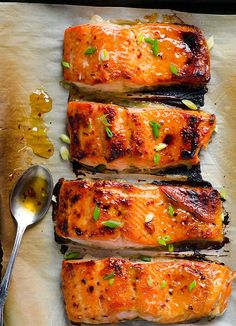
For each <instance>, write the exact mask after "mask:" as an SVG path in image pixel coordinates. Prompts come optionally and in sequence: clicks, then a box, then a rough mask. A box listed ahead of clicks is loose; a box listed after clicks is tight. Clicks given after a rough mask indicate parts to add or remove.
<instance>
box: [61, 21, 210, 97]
mask: <svg viewBox="0 0 236 326" xmlns="http://www.w3.org/2000/svg"><path fill="white" fill-rule="evenodd" d="M64 61H65V64H64V79H65V80H66V81H69V82H72V83H74V84H76V85H78V86H80V87H82V88H85V89H86V90H90V91H94V90H103V91H109V92H112V91H114V92H123V91H127V90H137V89H142V88H147V87H148V88H150V87H151V88H153V87H156V86H162V85H177V84H180V85H184V84H185V85H188V86H189V85H191V86H199V85H205V84H206V83H207V82H208V81H209V79H210V57H209V51H208V48H207V43H206V40H205V38H204V36H203V34H202V32H201V31H200V30H199V29H198V28H196V27H194V26H188V25H175V24H138V25H135V26H129V27H127V26H116V25H108V24H106V25H92V24H85V25H79V26H74V27H70V28H67V29H66V30H65V35H64Z"/></svg>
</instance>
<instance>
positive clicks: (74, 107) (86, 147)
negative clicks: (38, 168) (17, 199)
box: [67, 101, 216, 171]
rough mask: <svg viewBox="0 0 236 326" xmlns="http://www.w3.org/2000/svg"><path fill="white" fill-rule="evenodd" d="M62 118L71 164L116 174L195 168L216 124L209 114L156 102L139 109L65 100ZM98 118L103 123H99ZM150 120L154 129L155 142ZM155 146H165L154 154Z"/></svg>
mask: <svg viewBox="0 0 236 326" xmlns="http://www.w3.org/2000/svg"><path fill="white" fill-rule="evenodd" d="M67 115H68V129H69V134H70V138H71V144H70V154H71V155H70V156H71V160H72V161H74V162H79V163H81V164H83V165H85V166H88V167H96V166H98V165H101V164H102V165H105V166H106V168H107V169H111V170H114V169H115V170H118V171H124V170H130V169H132V168H136V169H138V170H143V171H150V170H163V169H166V168H172V167H177V166H183V165H184V166H191V165H196V164H197V163H198V162H199V158H198V153H199V151H200V149H201V148H202V147H206V146H207V144H208V142H209V140H210V137H211V135H212V132H213V130H214V128H215V124H216V117H215V115H213V114H209V113H204V112H195V111H184V110H178V109H177V108H173V107H167V106H164V105H161V104H157V105H155V106H151V107H150V106H149V107H148V108H147V109H142V110H141V109H139V110H138V109H134V108H125V107H120V106H117V105H112V104H99V103H93V102H76V101H75V102H69V104H68V110H67ZM103 116H105V117H106V119H107V121H106V124H104V122H103V121H101V117H103ZM151 121H154V122H156V123H158V125H159V127H158V134H159V135H158V137H157V138H155V136H154V134H153V129H152V127H151V125H150V122H151ZM106 128H109V130H110V131H111V133H112V136H111V137H110V136H109V135H108V134H107V133H106ZM160 143H165V144H166V145H167V147H166V148H164V149H163V150H161V151H159V152H158V153H157V152H156V151H155V146H156V145H158V144H160ZM156 155H160V160H159V162H155V156H156Z"/></svg>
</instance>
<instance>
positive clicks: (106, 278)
mask: <svg viewBox="0 0 236 326" xmlns="http://www.w3.org/2000/svg"><path fill="white" fill-rule="evenodd" d="M114 276H115V273H111V274H106V275H104V276H103V279H104V280H110V279H112V278H114Z"/></svg>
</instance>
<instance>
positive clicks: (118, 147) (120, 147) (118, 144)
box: [106, 135, 127, 163]
mask: <svg viewBox="0 0 236 326" xmlns="http://www.w3.org/2000/svg"><path fill="white" fill-rule="evenodd" d="M118 137H119V135H116V137H112V138H109V137H108V138H109V140H110V146H109V147H110V153H109V156H108V157H106V160H107V162H109V163H110V162H112V161H114V160H115V159H118V158H119V157H123V156H125V154H126V153H127V149H126V148H125V146H124V142H123V141H121V140H117V139H118Z"/></svg>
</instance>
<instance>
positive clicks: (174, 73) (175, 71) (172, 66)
mask: <svg viewBox="0 0 236 326" xmlns="http://www.w3.org/2000/svg"><path fill="white" fill-rule="evenodd" d="M170 71H171V72H172V74H173V75H176V76H178V69H177V68H176V67H175V66H174V65H173V64H172V63H171V64H170Z"/></svg>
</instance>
